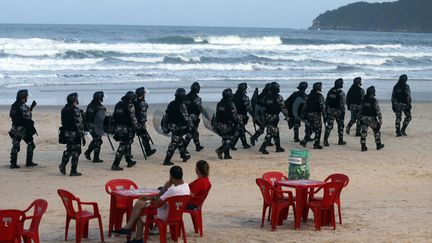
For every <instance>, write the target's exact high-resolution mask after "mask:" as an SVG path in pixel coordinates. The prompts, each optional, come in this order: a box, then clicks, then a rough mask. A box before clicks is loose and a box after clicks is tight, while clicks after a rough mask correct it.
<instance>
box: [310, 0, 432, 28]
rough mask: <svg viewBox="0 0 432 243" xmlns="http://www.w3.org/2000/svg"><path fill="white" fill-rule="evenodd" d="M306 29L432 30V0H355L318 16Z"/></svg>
mask: <svg viewBox="0 0 432 243" xmlns="http://www.w3.org/2000/svg"><path fill="white" fill-rule="evenodd" d="M310 29H321V30H360V31H385V32H427V33H432V0H399V1H396V2H385V3H367V2H357V3H353V4H349V5H346V6H343V7H340V8H338V9H336V10H331V11H327V12H325V13H323V14H321V15H319V16H318V17H317V18H316V19H315V20H314V21H313V24H312V26H311V27H310Z"/></svg>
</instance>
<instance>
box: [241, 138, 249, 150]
mask: <svg viewBox="0 0 432 243" xmlns="http://www.w3.org/2000/svg"><path fill="white" fill-rule="evenodd" d="M240 140H241V142H242V145H243V148H244V149H248V148H250V147H251V146H250V145H249V144H248V143H247V141H246V136H245V135H243V136H241V137H240Z"/></svg>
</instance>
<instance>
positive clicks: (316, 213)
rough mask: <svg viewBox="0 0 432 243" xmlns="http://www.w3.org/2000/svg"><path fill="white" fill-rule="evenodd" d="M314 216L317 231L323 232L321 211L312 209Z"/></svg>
mask: <svg viewBox="0 0 432 243" xmlns="http://www.w3.org/2000/svg"><path fill="white" fill-rule="evenodd" d="M312 212H313V214H314V223H315V230H318V231H321V209H319V208H317V209H312Z"/></svg>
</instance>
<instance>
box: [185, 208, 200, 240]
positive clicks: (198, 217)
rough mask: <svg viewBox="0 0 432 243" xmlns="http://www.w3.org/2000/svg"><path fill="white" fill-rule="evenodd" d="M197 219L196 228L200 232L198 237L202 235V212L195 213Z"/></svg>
mask: <svg viewBox="0 0 432 243" xmlns="http://www.w3.org/2000/svg"><path fill="white" fill-rule="evenodd" d="M197 221H198V230H199V232H200V237H203V234H204V233H203V219H202V213H201V211H199V212H198V215H197ZM183 228H184V224H183Z"/></svg>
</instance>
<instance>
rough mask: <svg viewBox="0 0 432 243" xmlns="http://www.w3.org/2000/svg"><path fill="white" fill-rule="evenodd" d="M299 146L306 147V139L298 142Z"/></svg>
mask: <svg viewBox="0 0 432 243" xmlns="http://www.w3.org/2000/svg"><path fill="white" fill-rule="evenodd" d="M300 145H301V146H303V147H306V145H307V139H306V138H305V139H303V140H302V141H301V142H300Z"/></svg>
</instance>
